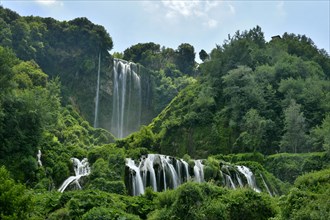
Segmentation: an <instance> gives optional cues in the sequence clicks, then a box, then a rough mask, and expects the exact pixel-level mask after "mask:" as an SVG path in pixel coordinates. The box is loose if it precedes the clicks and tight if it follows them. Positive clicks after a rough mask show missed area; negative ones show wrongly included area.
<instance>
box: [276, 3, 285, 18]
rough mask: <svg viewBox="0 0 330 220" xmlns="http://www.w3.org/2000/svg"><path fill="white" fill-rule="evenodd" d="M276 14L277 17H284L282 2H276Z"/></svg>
mask: <svg viewBox="0 0 330 220" xmlns="http://www.w3.org/2000/svg"><path fill="white" fill-rule="evenodd" d="M276 13H277V15H280V16H281V17H285V16H286V12H285V9H284V1H280V2H278V4H277V5H276Z"/></svg>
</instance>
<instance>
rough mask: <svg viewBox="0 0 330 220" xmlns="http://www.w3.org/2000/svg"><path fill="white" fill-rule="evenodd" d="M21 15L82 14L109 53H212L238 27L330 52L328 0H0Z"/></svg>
mask: <svg viewBox="0 0 330 220" xmlns="http://www.w3.org/2000/svg"><path fill="white" fill-rule="evenodd" d="M0 4H1V5H2V6H3V7H5V8H9V9H11V10H13V11H16V12H17V13H19V14H20V15H22V16H29V15H34V16H41V17H53V18H55V19H57V20H60V21H63V20H72V19H74V18H77V17H87V18H88V19H89V20H90V21H92V22H93V23H95V24H99V25H102V26H104V27H105V29H106V30H107V32H108V33H109V34H110V36H111V37H112V40H113V42H114V48H113V50H112V51H110V52H111V53H113V52H123V51H124V50H125V49H126V48H128V47H130V46H132V45H135V44H137V43H147V42H154V43H157V44H160V45H161V46H165V47H170V48H173V49H176V48H177V47H178V46H179V45H180V44H181V43H189V44H191V45H193V46H194V48H195V52H196V55H197V56H196V57H198V53H199V51H200V50H201V49H204V50H205V51H207V52H211V50H212V49H213V48H215V47H216V45H222V44H223V42H224V40H226V39H228V34H230V35H231V36H232V35H234V34H235V32H236V31H237V30H240V31H244V30H250V29H252V28H253V27H255V26H257V25H259V26H260V27H261V29H262V31H263V32H264V35H265V39H266V41H269V40H270V39H271V37H272V36H275V35H282V34H283V33H285V32H288V33H294V34H301V35H302V34H304V35H306V36H307V37H309V38H311V39H312V40H313V42H314V43H315V45H316V46H317V48H319V49H325V50H326V51H327V52H328V54H329V53H330V15H329V14H330V0H323V1H321V0H314V1H307V0H303V1H299V0H287V1H269V0H268V1H264V0H258V1H246V0H245V1H244V0H240V1H224V0H198V1H197V0H164V1H162V0H149V1H142V0H130V1H129V0H121V1H116V0H102V1H92V0H89V1H88V0H84V1H81V0H21V1H20V0H0Z"/></svg>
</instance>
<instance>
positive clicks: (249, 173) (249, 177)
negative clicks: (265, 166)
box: [237, 166, 261, 192]
mask: <svg viewBox="0 0 330 220" xmlns="http://www.w3.org/2000/svg"><path fill="white" fill-rule="evenodd" d="M237 169H238V171H239V172H241V173H242V174H243V175H244V176H245V178H246V180H247V182H248V185H249V186H250V187H251V188H252V189H253V190H254V191H256V192H261V191H260V189H259V188H258V187H257V185H256V181H255V177H254V175H253V173H252V171H251V170H250V169H249V168H248V167H246V166H237Z"/></svg>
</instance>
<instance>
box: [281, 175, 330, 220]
mask: <svg viewBox="0 0 330 220" xmlns="http://www.w3.org/2000/svg"><path fill="white" fill-rule="evenodd" d="M329 173H330V172H329V169H325V170H322V171H318V172H313V173H308V174H305V175H303V176H300V177H299V178H297V180H296V181H295V187H296V188H293V189H292V190H291V191H290V193H289V194H288V195H287V196H286V197H285V200H284V199H283V200H282V202H281V206H282V209H283V211H282V216H283V219H327V216H329V213H330V205H329V195H330V194H329V193H330V191H329V180H330V179H329V177H330V175H329Z"/></svg>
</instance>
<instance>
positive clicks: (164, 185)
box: [126, 154, 204, 195]
mask: <svg viewBox="0 0 330 220" xmlns="http://www.w3.org/2000/svg"><path fill="white" fill-rule="evenodd" d="M126 166H127V167H128V171H129V172H128V175H129V180H130V181H131V182H130V186H131V187H132V189H131V193H132V195H140V194H143V193H144V191H145V188H146V187H149V186H151V187H152V188H153V190H154V191H163V190H164V191H166V190H167V189H175V188H177V187H178V186H179V185H181V184H182V183H184V182H187V181H188V180H190V179H191V177H190V174H189V166H188V163H187V162H186V161H184V160H182V159H175V158H173V157H170V156H165V155H160V154H148V155H147V156H146V157H142V158H141V160H140V162H139V164H138V165H137V164H135V162H134V160H132V159H130V158H127V159H126ZM203 167H204V166H203V164H202V161H201V160H195V168H194V170H196V172H195V173H194V181H196V182H203V181H204V170H203Z"/></svg>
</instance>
